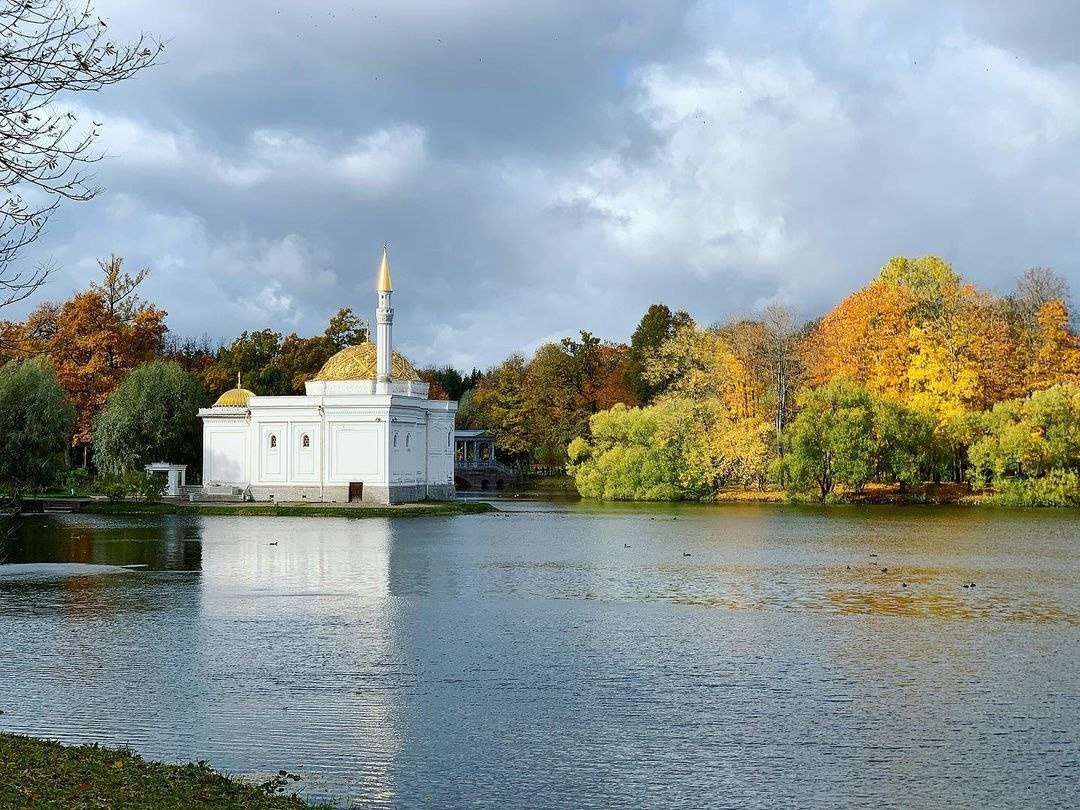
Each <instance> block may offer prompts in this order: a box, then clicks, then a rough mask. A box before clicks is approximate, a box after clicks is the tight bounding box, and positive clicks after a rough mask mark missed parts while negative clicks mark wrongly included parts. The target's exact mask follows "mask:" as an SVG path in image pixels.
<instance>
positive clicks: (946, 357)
mask: <svg viewBox="0 0 1080 810" xmlns="http://www.w3.org/2000/svg"><path fill="white" fill-rule="evenodd" d="M1070 302H1071V295H1070V290H1069V286H1068V283H1067V281H1066V280H1065V279H1064V278H1063V277H1061V276H1060V275H1057V274H1055V273H1054V272H1052V271H1051V270H1049V269H1046V268H1032V269H1029V270H1027V271H1025V272H1024V273H1023V274H1021V275H1020V276H1019V277H1018V278H1017V280H1016V284H1015V287H1014V289H1012V290H1011V291H1009V292H1008V293H1007V294H1004V295H997V294H993V293H990V292H986V291H982V290H979V289H976V288H975V287H974V286H973V285H971V284H968V283H966V282H965V281H964V279H963V278H962V277H961V275H960V274H959V273H958V272H956V271H955V270H954V269H953V268H952V267H951V265H949V264H948V263H947V262H944V261H943V260H941V259H940V258H938V257H935V256H925V257H921V258H915V259H909V258H905V257H896V258H893V259H891V260H890V261H889V262H888V263H886V264H885V266H884V267H883V268H881V270H880V272H879V273H878V274H877V275H876V277H874V278H873V279H872V280H871V281H870V283H868V284H867V285H866V286H865V287H863V288H862V289H860V290H858V291H856V292H854V293H853V294H851V295H850V296H848V297H847V298H845V299H844V300H843V301H841V302H840V303H838V304H837V305H836V306H835V307H833V308H832V309H831V310H830V311H829V312H827V313H826V314H825V315H824V316H823V317H821V318H819V319H816V320H813V321H809V322H802V321H800V320H799V319H798V317H797V316H796V314H795V313H794V312H792V311H791V310H788V309H784V308H779V307H771V308H769V309H766V310H765V311H764V312H762V313H759V314H757V315H755V316H753V317H747V318H741V319H736V320H732V321H729V322H726V323H718V324H711V325H708V326H703V325H699V324H698V323H696V322H695V321H694V320H693V319H692V318H691V317H690V316H689V315H688V314H687V313H686V312H672V311H671V310H670V309H668V308H667V307H666V306H664V305H662V304H656V305H654V306H652V307H650V308H649V310H648V312H646V313H645V315H644V317H643V318H642V319H641V322H640V324H639V325H638V327H637V329H636V330H635V331H634V333H633V335H632V337H631V340H630V343H629V345H624V344H618V343H606V342H603V341H600V340H598V339H597V338H595V337H594V336H592V335H590V334H589V333H587V332H582V333H581V336H580V340H577V339H566V340H563V341H562V342H561V343H560V344H548V345H546V346H543V347H541V348H540V349H539V350H538V351H537V352H536V354H535V355H534V356H533V357H532V358H531V359H530V360H526V359H525V358H524V357H522V356H520V355H514V356H511V357H510V358H509V359H507V360H506V361H505V362H503V363H502V364H501V365H499V366H497V367H495V368H493V369H491V370H490V371H489V372H487V373H486V374H485V375H483V377H482V378H481V379H480V380H479V381H478V383H477V384H476V385H475V387H474V388H473V389H472V390H471V391H470V392H468V393H466V394H465V395H464V397H463V399H462V402H461V410H460V412H459V413H460V419H461V421H462V423H463V424H467V425H470V426H477V427H479V426H483V427H486V428H487V429H489V430H492V431H494V432H495V433H496V435H497V436H498V437H499V449H500V450H501V451H502V452H503V453H505V454H506V455H507V456H508V457H511V458H514V459H518V460H521V459H528V460H530V461H535V462H539V463H545V464H551V463H560V462H562V461H564V460H565V461H566V462H568V464H569V471H570V473H571V474H572V475H573V476H574V478H575V481H576V485H577V488H578V490H579V492H580V493H581V494H582V495H583V496H585V497H588V498H597V499H606V500H680V499H694V500H712V499H716V498H718V497H721V496H722V495H723V494H724V493H730V492H731V491H732V490H735V491H743V492H751V491H762V490H766V489H772V490H779V491H782V492H784V493H786V496H787V497H789V498H795V499H798V498H808V499H814V500H819V501H827V500H836V499H839V498H841V497H844V498H852V497H855V496H858V495H860V494H862V493H864V492H865V491H866V490H867V488H868V487H872V486H875V485H882V486H887V487H891V488H892V489H893V490H894V491H896V492H898V493H899V494H901V495H905V494H906V495H909V496H911V497H914V496H913V495H912V493H914V492H915V491H916V490H917V489H918V488H919V487H920V485H922V484H926V483H932V484H939V483H941V482H953V483H956V484H962V485H964V486H969V487H971V488H972V489H973V490H974V491H979V492H987V493H990V494H991V495H992V497H991V498H989V499H988V500H990V501H992V502H996V503H1009V504H1022V505H1037V504H1046V505H1078V504H1080V339H1078V337H1077V334H1076V330H1075V327H1074V326H1073V324H1071V323H1070V313H1069V305H1070ZM924 489H925V488H924Z"/></svg>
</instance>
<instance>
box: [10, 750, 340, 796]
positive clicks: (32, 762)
mask: <svg viewBox="0 0 1080 810" xmlns="http://www.w3.org/2000/svg"><path fill="white" fill-rule="evenodd" d="M0 774H3V779H0V807H12V808H16V807H26V808H38V807H40V808H46V807H48V808H53V807H56V808H60V807H63V808H65V809H66V810H90V808H95V810H98V809H99V808H105V807H123V808H127V810H165V808H170V810H171V809H172V808H178V807H183V808H187V810H202V809H203V808H207V810H208V809H209V808H223V807H228V808H235V810H288V809H289V808H292V809H293V810H297V809H298V808H311V807H312V806H313V805H309V804H306V803H305V802H303V801H301V800H300V799H298V798H297V797H296V796H294V795H291V792H290V790H291V789H292V788H294V787H295V786H296V782H297V781H298V777H295V776H291V775H289V774H286V773H285V772H283V771H281V772H279V774H278V776H276V777H273V778H271V779H270V780H268V781H266V782H264V783H262V784H252V783H248V782H241V781H239V780H237V779H233V778H230V777H228V776H225V775H224V774H221V773H218V772H217V771H215V770H213V769H212V768H211V767H210V766H209V765H207V764H206V763H204V762H199V763H191V764H189V765H166V764H164V763H161V762H151V761H148V760H145V759H143V758H142V757H140V756H138V755H136V754H133V753H132V752H131V751H127V750H124V749H116V748H101V747H98V746H96V745H80V746H68V745H61V744H60V743H57V742H50V741H47V740H37V739H34V738H32V737H21V736H17V735H13V734H0ZM318 806H320V807H328V805H318Z"/></svg>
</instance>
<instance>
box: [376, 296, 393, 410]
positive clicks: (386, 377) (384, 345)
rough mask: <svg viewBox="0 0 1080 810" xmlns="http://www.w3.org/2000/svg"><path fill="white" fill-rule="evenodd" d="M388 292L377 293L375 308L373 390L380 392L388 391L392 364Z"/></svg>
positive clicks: (391, 322) (391, 310)
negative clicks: (377, 303)
mask: <svg viewBox="0 0 1080 810" xmlns="http://www.w3.org/2000/svg"><path fill="white" fill-rule="evenodd" d="M391 295H392V293H390V292H380V293H379V308H378V309H377V310H375V323H376V338H375V341H376V342H375V348H376V354H375V382H376V386H375V390H376V392H377V393H380V394H388V393H390V372H391V369H392V365H393V351H394V344H393V337H392V335H391V330H392V328H393V325H394V308H393V307H391V306H390V296H391Z"/></svg>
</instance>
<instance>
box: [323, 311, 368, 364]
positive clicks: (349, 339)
mask: <svg viewBox="0 0 1080 810" xmlns="http://www.w3.org/2000/svg"><path fill="white" fill-rule="evenodd" d="M368 332H369V329H368V322H367V321H365V320H363V319H362V318H358V317H357V316H356V315H355V314H353V311H352V309H350V308H349V307H342V308H341V309H339V310H338V311H337V312H336V313H335V314H334V316H333V317H332V318H330V323H329V324H328V325H327V327H326V332H324V333H323V337H324V338H325V339H326V341H327V343H328V344H329V346H330V348H331V349H332V351H331V354H333V353H334V352H339V351H341V350H342V349H344V348H347V347H349V346H356V345H359V344H361V343H364V342H366V341H367V339H368Z"/></svg>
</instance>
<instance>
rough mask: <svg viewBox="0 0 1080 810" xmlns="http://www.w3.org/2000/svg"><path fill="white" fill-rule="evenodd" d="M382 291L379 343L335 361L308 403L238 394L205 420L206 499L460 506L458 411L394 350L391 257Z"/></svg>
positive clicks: (312, 383) (314, 384)
mask: <svg viewBox="0 0 1080 810" xmlns="http://www.w3.org/2000/svg"><path fill="white" fill-rule="evenodd" d="M377 290H378V294H379V306H378V309H377V311H376V324H377V337H378V343H376V344H372V343H362V344H360V345H358V346H349V347H347V348H345V349H343V350H342V351H340V352H338V353H337V354H336V355H334V356H333V357H331V358H330V359H329V360H328V361H327V362H326V364H325V365H324V366H323V368H322V370H321V371H319V373H318V374H317V375H316V376H315V378H314V379H312V380H309V381H308V382H307V383H306V384H305V389H306V393H305V395H304V396H283V397H264V396H258V395H256V394H255V393H253V392H251V391H248V390H246V389H244V388H241V387H240V386H239V385H238V386H237V387H236V388H234V389H232V390H230V391H226V392H225V393H224V394H222V395H221V397H220V398H219V399H218V401H217V402H216V403H215V404H214V406H213V407H210V408H203V409H201V410H200V411H199V416H200V417H201V418H202V420H203V482H204V484H203V489H204V491H205V492H206V493H208V494H213V493H217V492H223V491H226V492H230V493H231V492H237V491H239V492H241V493H243V494H245V495H246V496H249V497H251V498H253V499H255V500H275V501H305V500H306V501H324V502H338V503H342V502H347V501H365V502H369V503H380V504H393V503H405V502H409V501H420V500H427V499H432V500H448V499H450V498H453V497H454V415H455V413H456V411H457V403H456V402H449V401H447V400H433V399H428V384H427V383H425V382H423V381H421V380H420V377H419V375H418V374H417V373H416V371H415V369H413V367H412V366H411V365H409V363H408V361H406V360H405V358H403V357H402V356H401V355H399V354H397V353H396V352H393V351H392V347H393V343H392V334H391V330H392V325H393V317H394V311H393V308H392V307H391V305H390V299H391V294H392V285H391V281H390V267H389V262H388V260H387V256H386V250H385V249H384V250H383V258H382V263H381V266H380V268H379V281H378V284H377Z"/></svg>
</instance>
